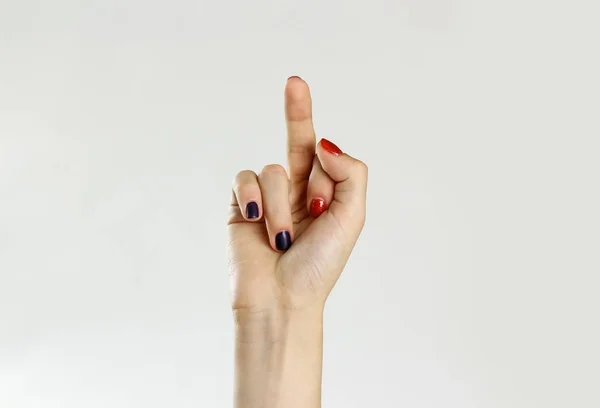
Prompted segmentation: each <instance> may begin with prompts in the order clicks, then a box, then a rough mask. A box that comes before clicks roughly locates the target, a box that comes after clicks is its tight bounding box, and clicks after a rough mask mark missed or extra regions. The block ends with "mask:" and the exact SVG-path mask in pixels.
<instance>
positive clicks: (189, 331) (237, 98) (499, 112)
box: [0, 0, 600, 408]
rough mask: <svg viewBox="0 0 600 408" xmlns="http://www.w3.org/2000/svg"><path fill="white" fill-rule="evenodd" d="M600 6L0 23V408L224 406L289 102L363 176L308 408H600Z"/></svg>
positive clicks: (270, 6)
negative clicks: (239, 301)
mask: <svg viewBox="0 0 600 408" xmlns="http://www.w3.org/2000/svg"><path fill="white" fill-rule="evenodd" d="M599 13H600V6H599V4H598V2H597V1H595V0H589V1H585V0H570V1H567V0H563V1H552V0H550V1H542V0H508V1H493V0H479V1H476V0H471V1H468V0H389V1H385V0H370V1H323V0H321V1H316V0H305V1H300V0H296V1H275V0H270V1H269V0H259V1H242V0H235V1H222V2H220V1H206V0H195V1H192V0H175V1H156V0H145V1H142V0H119V1H117V0H103V1H95V0H94V1H89V0H88V1H82V0H55V1H42V0H38V1H34V0H0V406H1V407H3V408H4V407H6V408H37V407H40V408H81V407H85V408H88V407H89V408H95V407H103V408H104V407H111V408H137V407H140V408H142V407H143V408H158V407H178V408H188V407H189V408H191V407H219V408H220V407H229V406H231V402H232V396H231V389H232V385H231V384H232V374H233V332H232V319H231V314H230V310H229V294H228V289H229V287H228V279H227V268H226V265H227V264H226V228H225V218H226V210H227V205H228V203H229V199H230V186H231V181H232V179H233V177H234V175H235V173H236V172H237V171H239V170H241V169H245V168H250V169H254V170H257V171H258V170H260V169H261V168H262V166H263V165H265V164H269V163H282V164H283V163H285V124H284V120H283V105H282V102H283V87H284V84H285V80H286V79H287V77H288V76H290V75H300V76H302V77H303V78H304V79H306V80H307V81H308V82H309V84H310V85H311V89H312V94H313V98H314V111H315V112H314V120H315V125H316V130H317V136H319V137H327V138H328V139H331V140H332V141H334V142H335V143H337V144H338V145H339V146H340V147H341V148H342V149H343V150H345V151H347V152H349V153H350V154H352V155H354V156H356V157H358V158H360V159H362V160H363V161H365V162H366V163H367V164H368V165H369V167H370V186H369V197H368V215H367V224H366V227H365V230H364V232H363V234H362V236H361V239H360V240H359V242H358V245H357V247H356V250H355V251H354V253H353V256H352V257H351V259H350V262H349V264H348V266H347V268H346V270H345V272H344V274H343V276H342V278H341V280H340V281H339V284H338V285H337V286H336V288H335V290H334V292H333V293H332V295H331V297H330V299H329V301H328V304H327V309H326V321H325V325H326V326H325V360H324V380H323V381H324V388H323V406H324V407H330V408H342V407H344V408H346V407H361V408H362V407H399V408H400V407H410V408H425V407H436V408H437V407H457V408H459V407H460V408H488V407H489V408H496V407H502V408H536V407H544V408H547V407H557V408H558V407H577V408H592V407H594V408H596V407H599V406H600V395H599V392H598V389H599V388H598V387H599V384H600V352H599V350H598V348H599V344H600V329H599V325H600V323H599V322H600V317H599V314H600V301H599V299H598V290H599V289H600V279H599V275H600V215H599V210H600V183H599V177H600V161H599V160H598V156H599V154H600V143H599V141H598V140H599V138H600V79H599V73H600V57H599V54H600V46H599V42H600V25H599V24H598V15H599Z"/></svg>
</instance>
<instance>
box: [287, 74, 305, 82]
mask: <svg viewBox="0 0 600 408" xmlns="http://www.w3.org/2000/svg"><path fill="white" fill-rule="evenodd" d="M292 78H298V79H302V78H300V77H299V76H298V75H292V76H291V77H289V78H288V81H289V80H290V79H292Z"/></svg>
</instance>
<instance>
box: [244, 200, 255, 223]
mask: <svg viewBox="0 0 600 408" xmlns="http://www.w3.org/2000/svg"><path fill="white" fill-rule="evenodd" d="M246 218H248V219H249V220H252V219H254V218H258V204H256V202H255V201H250V202H249V203H248V204H247V205H246Z"/></svg>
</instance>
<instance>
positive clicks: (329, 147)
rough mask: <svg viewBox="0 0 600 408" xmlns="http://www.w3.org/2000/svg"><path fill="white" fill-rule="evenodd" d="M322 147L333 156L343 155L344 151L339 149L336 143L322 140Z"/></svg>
mask: <svg viewBox="0 0 600 408" xmlns="http://www.w3.org/2000/svg"><path fill="white" fill-rule="evenodd" d="M321 146H322V147H323V149H325V150H326V151H327V152H328V153H331V154H333V155H334V156H339V155H340V154H342V153H343V152H342V149H340V148H339V147H337V146H336V145H335V143H333V142H330V141H329V140H327V139H321Z"/></svg>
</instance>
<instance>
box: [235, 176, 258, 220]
mask: <svg viewBox="0 0 600 408" xmlns="http://www.w3.org/2000/svg"><path fill="white" fill-rule="evenodd" d="M233 199H234V200H235V201H236V202H237V205H238V206H239V215H240V216H241V217H242V218H243V219H244V220H246V221H258V220H260V219H261V217H262V213H263V210H262V194H261V192H260V187H259V185H258V178H257V176H256V173H254V172H253V171H250V170H243V171H240V172H239V173H238V174H237V175H236V177H235V180H234V181H233Z"/></svg>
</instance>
